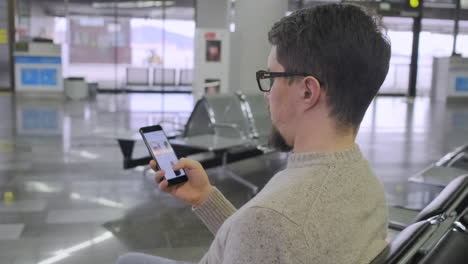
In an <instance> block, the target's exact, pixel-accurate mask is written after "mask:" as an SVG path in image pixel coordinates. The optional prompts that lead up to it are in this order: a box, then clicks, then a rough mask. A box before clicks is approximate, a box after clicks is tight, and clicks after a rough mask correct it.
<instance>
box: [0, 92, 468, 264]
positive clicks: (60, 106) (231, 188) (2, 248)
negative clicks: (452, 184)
mask: <svg viewBox="0 0 468 264" xmlns="http://www.w3.org/2000/svg"><path fill="white" fill-rule="evenodd" d="M164 99H165V104H164V107H165V108H164V110H165V111H167V112H165V113H161V110H162V109H163V106H162V104H161V102H162V101H161V100H162V97H161V95H141V94H136V95H99V96H98V98H97V101H95V102H63V101H60V100H51V99H24V98H23V99H19V98H15V97H12V96H10V95H0V120H2V122H0V194H1V198H2V199H3V202H2V203H1V204H0V260H1V263H2V264H11V263H41V264H44V263H113V262H114V261H115V259H116V258H117V256H118V255H119V254H122V253H125V252H127V251H134V250H138V251H141V252H147V253H152V254H157V255H160V256H162V257H169V258H175V259H180V260H192V261H196V260H198V259H199V258H200V257H201V256H202V255H203V253H204V252H205V251H206V249H207V248H208V246H209V244H210V242H211V240H212V238H213V237H212V235H211V234H210V233H209V231H208V230H207V229H206V228H205V227H204V226H203V224H202V223H201V222H200V221H199V220H198V219H196V218H195V216H194V215H193V214H192V212H191V210H190V208H188V207H187V206H185V205H184V204H182V203H181V202H178V201H176V200H174V199H172V198H171V197H170V196H168V195H167V194H162V193H160V192H159V191H158V190H157V189H156V188H155V184H154V183H153V181H152V176H151V175H146V176H143V175H142V170H141V168H138V169H136V170H128V171H125V170H123V169H122V156H121V154H120V152H119V149H118V146H117V143H116V141H115V140H114V138H115V137H116V136H117V135H122V134H132V133H133V132H135V131H136V130H137V129H138V128H139V127H141V126H145V125H149V124H153V123H158V122H159V121H160V120H162V119H171V120H175V121H176V122H177V123H179V124H184V122H185V120H186V119H187V118H188V115H189V114H190V113H189V111H190V109H191V108H192V107H193V99H192V98H191V96H189V95H166V96H165V97H164ZM175 128H176V127H175V126H173V127H169V129H175ZM466 142H468V105H467V104H457V105H447V106H446V105H445V104H433V103H431V102H430V101H429V100H428V99H425V98H418V99H416V100H415V101H414V102H413V101H407V100H406V99H404V98H378V99H377V100H375V101H374V102H373V103H372V104H371V107H370V109H369V111H368V112H367V114H366V117H365V119H364V121H363V124H362V127H361V130H360V133H359V136H358V143H359V144H360V146H361V148H362V150H363V152H364V154H365V155H366V157H367V158H368V159H369V162H370V164H371V166H372V167H373V168H374V170H375V172H376V174H377V175H378V176H379V177H380V179H381V180H382V182H383V184H384V187H385V190H386V192H387V198H388V202H389V204H394V205H401V206H406V207H410V208H415V209H417V208H420V207H421V206H423V205H425V204H427V203H428V202H430V200H431V199H432V198H433V197H434V195H436V194H437V193H438V192H439V191H440V188H439V187H428V186H422V185H417V184H409V183H407V179H408V178H409V177H410V176H411V175H413V174H414V173H416V172H418V171H421V170H422V169H424V168H425V167H426V166H427V165H429V164H430V163H432V162H434V161H435V160H437V159H438V158H440V157H441V156H442V155H443V154H444V153H446V152H447V151H450V150H452V149H453V148H454V147H455V146H457V145H460V144H463V143H466ZM146 153H147V152H146V149H145V148H144V146H143V145H141V144H139V145H137V146H136V148H135V151H134V156H137V157H138V156H143V155H146ZM284 164H285V156H284V155H280V154H277V153H273V154H270V155H266V156H263V157H261V158H255V159H250V160H245V161H242V162H239V163H235V164H232V165H231V166H230V168H231V169H232V170H233V171H235V172H237V173H239V174H241V175H242V176H243V177H246V178H249V179H250V180H252V181H253V182H254V183H256V184H258V185H260V186H263V185H264V184H265V183H266V182H267V181H268V179H269V178H270V177H271V176H272V175H273V174H274V173H275V172H276V171H278V170H280V169H281V168H282V167H283V166H284ZM208 174H209V175H210V177H211V179H212V181H213V183H214V184H215V185H217V186H218V188H219V189H220V190H221V191H222V192H223V193H224V194H225V195H226V196H227V197H228V198H229V199H230V200H231V201H232V202H233V203H234V204H235V205H236V206H241V205H242V204H243V203H245V202H246V201H247V200H248V199H249V198H250V197H251V194H250V192H249V191H248V190H247V189H246V188H245V187H243V186H241V185H239V184H238V183H236V182H234V181H232V180H231V179H229V178H226V177H222V175H221V174H220V171H219V170H215V169H212V170H209V171H208ZM411 215H412V214H411ZM411 215H410V216H408V217H407V218H411ZM8 225H13V226H10V227H12V228H9V226H8ZM20 227H21V228H20ZM5 228H6V229H5ZM5 230H6V231H5ZM65 253H66V254H65Z"/></svg>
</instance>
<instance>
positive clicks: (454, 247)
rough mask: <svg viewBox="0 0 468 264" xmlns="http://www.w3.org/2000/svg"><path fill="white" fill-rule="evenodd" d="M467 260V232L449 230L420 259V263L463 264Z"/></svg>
mask: <svg viewBox="0 0 468 264" xmlns="http://www.w3.org/2000/svg"><path fill="white" fill-rule="evenodd" d="M467 261H468V233H465V232H463V231H458V230H457V229H455V228H454V229H452V230H450V231H449V232H448V233H447V234H446V235H445V236H444V237H443V238H442V239H441V240H440V241H439V242H438V243H437V244H436V246H435V247H434V249H432V250H431V251H430V252H429V253H428V254H427V255H426V256H425V257H424V258H423V259H422V260H421V262H420V263H422V264H439V263H450V264H464V263H467Z"/></svg>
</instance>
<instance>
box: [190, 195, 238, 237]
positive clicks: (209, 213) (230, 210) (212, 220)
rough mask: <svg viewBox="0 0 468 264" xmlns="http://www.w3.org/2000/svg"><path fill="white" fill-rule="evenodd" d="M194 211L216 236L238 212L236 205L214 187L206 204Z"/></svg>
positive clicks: (195, 208)
mask: <svg viewBox="0 0 468 264" xmlns="http://www.w3.org/2000/svg"><path fill="white" fill-rule="evenodd" d="M192 210H193V212H194V213H195V214H196V215H197V216H198V218H200V219H201V220H202V222H203V223H204V224H205V225H206V227H207V228H208V229H209V230H210V231H211V233H213V234H216V233H217V232H218V229H219V228H220V227H221V225H222V224H223V223H224V221H226V219H227V218H228V217H229V216H231V215H232V214H234V213H235V212H236V208H235V207H234V205H232V204H231V203H230V202H229V201H228V200H227V199H226V198H225V197H224V196H223V195H222V194H221V192H220V191H219V190H218V189H217V188H216V187H213V190H212V191H211V193H210V195H209V196H208V200H207V201H206V202H204V203H203V204H201V205H200V206H198V207H194V208H193V209H192Z"/></svg>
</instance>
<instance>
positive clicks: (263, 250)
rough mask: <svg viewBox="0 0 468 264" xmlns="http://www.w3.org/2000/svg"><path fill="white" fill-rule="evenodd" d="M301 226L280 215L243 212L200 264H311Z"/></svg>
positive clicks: (220, 234)
mask: <svg viewBox="0 0 468 264" xmlns="http://www.w3.org/2000/svg"><path fill="white" fill-rule="evenodd" d="M307 250H308V246H307V242H306V241H305V236H304V234H303V232H302V230H301V229H300V228H299V226H298V225H297V224H296V223H294V222H293V221H291V220H290V219H288V218H287V217H286V216H284V215H282V214H280V213H279V212H277V211H275V210H272V209H268V208H263V207H251V208H246V209H245V210H242V212H240V213H239V214H236V217H235V218H234V219H232V221H230V222H229V227H227V228H225V227H223V228H222V230H220V232H218V234H217V235H216V238H215V241H214V242H213V243H212V245H211V247H210V249H209V251H208V252H207V253H206V254H205V256H204V257H203V259H202V260H201V261H200V263H203V264H212V263H222V264H247V263H256V264H261V263H265V264H266V263H268V264H271V263H278V264H279V263H286V264H288V263H311V262H310V261H308V260H306V259H305V254H304V252H307Z"/></svg>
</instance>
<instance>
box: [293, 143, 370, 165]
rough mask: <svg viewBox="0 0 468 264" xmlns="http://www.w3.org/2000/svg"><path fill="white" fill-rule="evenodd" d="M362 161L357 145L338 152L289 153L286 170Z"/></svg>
mask: <svg viewBox="0 0 468 264" xmlns="http://www.w3.org/2000/svg"><path fill="white" fill-rule="evenodd" d="M362 159H364V157H363V155H362V153H361V150H360V149H359V146H358V145H357V144H354V146H353V147H352V148H350V149H347V150H344V151H339V152H303V153H291V154H290V155H289V158H288V168H303V167H309V166H313V165H319V164H320V165H327V164H333V163H343V162H353V161H358V160H362Z"/></svg>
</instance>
